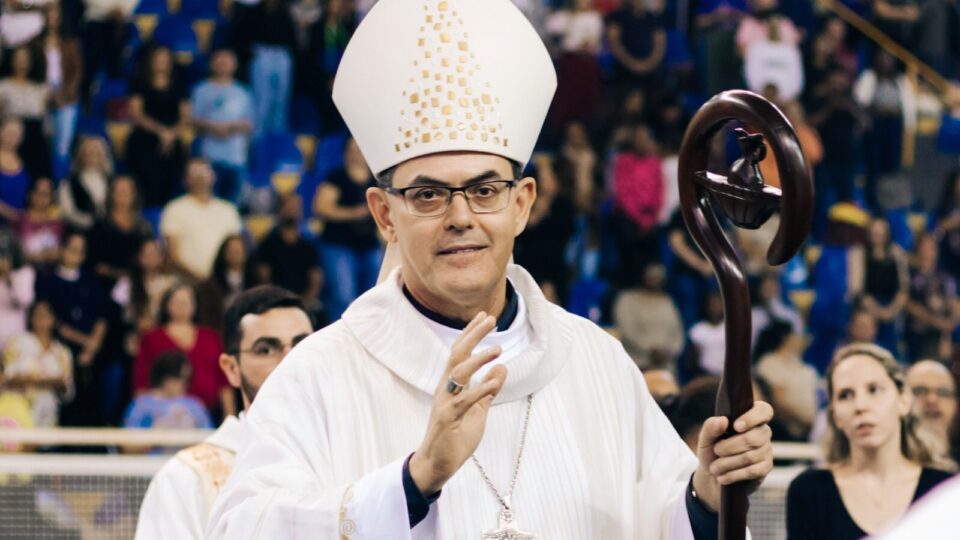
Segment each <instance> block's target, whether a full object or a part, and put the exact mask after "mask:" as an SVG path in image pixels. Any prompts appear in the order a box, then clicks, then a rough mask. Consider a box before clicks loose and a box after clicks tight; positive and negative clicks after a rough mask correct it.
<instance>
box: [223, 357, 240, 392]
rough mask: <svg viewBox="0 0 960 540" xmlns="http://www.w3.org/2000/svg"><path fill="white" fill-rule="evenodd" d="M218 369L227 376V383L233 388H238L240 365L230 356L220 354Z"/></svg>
mask: <svg viewBox="0 0 960 540" xmlns="http://www.w3.org/2000/svg"><path fill="white" fill-rule="evenodd" d="M220 369H222V370H223V374H224V375H226V376H227V382H229V383H230V386H232V387H234V388H240V363H239V362H238V361H237V357H236V356H234V355H232V354H227V353H222V354H220Z"/></svg>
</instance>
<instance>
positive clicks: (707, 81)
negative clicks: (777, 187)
mask: <svg viewBox="0 0 960 540" xmlns="http://www.w3.org/2000/svg"><path fill="white" fill-rule="evenodd" d="M374 3H375V2H372V1H357V2H350V1H347V0H325V1H319V0H260V1H255V0H254V1H250V0H236V1H235V2H232V3H230V2H227V3H222V2H206V1H200V0H196V1H194V0H190V1H189V2H188V1H184V2H180V3H179V5H178V6H176V7H177V8H178V10H179V11H176V10H174V11H171V9H170V8H171V7H172V6H175V4H174V3H171V4H170V6H168V5H167V3H166V2H155V1H150V0H139V1H137V0H130V1H126V2H103V1H99V0H86V1H82V2H81V1H80V0H62V1H55V0H51V1H46V2H42V1H32V2H22V3H21V2H19V1H16V0H9V1H7V2H5V4H4V11H3V21H4V23H3V30H2V34H3V35H2V39H3V43H4V49H3V55H2V66H0V220H2V229H0V321H2V324H0V348H2V350H3V376H2V379H0V388H2V389H3V392H5V393H7V394H18V395H21V396H22V397H23V399H24V400H25V403H26V404H27V407H26V410H29V411H30V414H29V417H28V418H22V419H21V420H22V422H21V423H22V424H23V425H34V426H45V427H50V426H57V425H65V426H102V425H128V426H132V427H149V426H165V427H172V426H178V427H190V426H193V427H206V426H210V425H215V424H216V423H217V421H218V420H219V419H220V418H223V417H225V416H227V415H231V414H235V413H236V412H237V410H238V408H239V407H240V406H241V404H239V403H238V399H237V394H236V393H235V392H234V391H233V390H232V389H231V386H230V385H229V384H228V382H227V381H226V379H225V378H224V376H223V373H222V371H221V370H220V368H219V365H218V358H219V357H220V354H221V352H222V351H223V344H222V332H223V328H222V320H223V313H224V311H225V309H226V306H228V305H229V303H230V302H231V301H232V300H233V298H235V297H236V295H237V294H238V293H240V292H241V291H243V290H246V289H248V288H250V287H252V286H255V285H257V284H265V283H272V284H276V285H280V286H282V287H284V288H286V289H289V290H291V291H293V292H294V293H296V294H297V295H299V296H300V297H301V298H302V300H303V303H304V305H305V306H306V307H307V308H308V309H309V310H310V312H311V314H312V315H313V316H314V317H315V319H316V321H317V322H318V323H319V325H321V326H322V325H323V324H324V323H325V322H327V321H332V320H336V319H338V318H339V317H340V315H341V314H342V313H343V311H344V310H345V309H346V307H347V306H348V305H349V304H350V302H351V301H352V300H353V299H355V298H356V297H357V296H359V295H360V294H362V293H363V292H364V291H365V290H367V289H368V288H370V287H371V286H372V285H373V284H374V283H375V281H376V277H377V273H378V269H379V266H380V257H381V243H380V239H379V238H378V236H377V231H376V227H375V225H374V223H373V220H372V219H371V217H370V213H369V210H368V208H367V205H366V200H365V195H364V192H365V190H366V189H367V188H368V187H370V186H373V185H376V180H375V178H374V177H373V175H372V174H371V172H370V170H369V168H368V167H367V165H366V162H365V161H364V158H363V156H362V154H361V153H360V151H359V149H358V147H357V145H356V144H355V143H354V142H353V141H352V140H351V139H350V138H349V136H348V134H347V132H346V130H345V126H344V124H343V121H342V119H341V118H340V116H339V115H338V113H337V111H336V108H335V107H334V106H333V103H332V101H331V87H332V81H333V77H334V74H335V73H336V70H337V66H338V64H339V61H340V57H341V56H342V55H343V52H344V50H345V48H346V45H347V43H348V41H349V40H350V37H351V35H352V33H353V31H354V29H355V28H356V26H357V24H358V22H359V21H360V20H361V19H362V17H363V16H364V14H365V13H366V11H368V10H369V9H370V8H371V7H372V4H374ZM515 3H516V4H517V5H518V7H519V8H520V9H521V10H522V11H523V12H524V14H526V15H527V16H528V18H530V20H531V22H532V23H533V24H534V27H535V28H536V29H537V30H538V32H539V33H540V34H541V36H542V37H543V39H544V41H545V42H546V43H547V45H548V49H549V50H550V51H551V53H552V55H553V57H554V62H555V66H556V68H557V73H558V78H559V85H558V91H557V94H556V96H555V99H554V101H553V104H552V107H551V109H550V112H549V115H548V119H547V123H546V125H545V128H544V131H543V134H542V136H541V140H540V143H539V144H538V151H537V152H536V153H535V155H534V158H533V160H532V162H531V163H530V164H529V165H528V167H527V171H526V174H527V175H530V176H533V177H534V178H536V180H537V186H538V198H537V201H536V203H535V205H534V207H533V210H532V212H531V216H530V223H529V225H528V227H527V230H526V231H525V232H524V233H523V234H522V235H521V236H520V237H519V238H518V239H517V246H516V250H515V254H514V256H515V260H516V262H517V263H518V264H520V265H522V266H524V267H525V268H527V269H528V270H529V271H530V272H531V274H532V275H533V276H534V277H535V278H536V279H537V281H538V282H539V283H540V285H541V287H542V288H543V290H544V292H545V294H546V295H547V297H548V298H550V299H551V300H552V301H554V302H556V303H558V304H561V305H563V306H565V307H567V308H568V309H569V310H571V311H573V312H575V313H578V314H580V315H582V316H584V317H587V318H590V319H591V320H593V321H594V322H598V323H600V324H602V325H605V326H607V327H609V328H610V329H611V331H613V332H615V333H616V335H618V336H619V337H620V338H621V340H622V341H623V344H624V346H625V348H626V349H627V351H628V353H629V354H630V356H631V357H632V358H633V359H634V361H635V362H636V364H637V366H638V368H640V369H642V370H644V372H645V373H646V374H647V376H648V381H649V382H650V386H651V388H652V389H659V390H657V392H656V393H658V394H659V396H660V397H661V398H662V399H661V403H662V404H663V406H664V407H665V408H666V409H667V410H668V411H670V413H671V415H672V416H674V419H675V420H676V421H677V427H678V429H679V430H680V432H681V434H683V433H684V432H685V430H686V431H689V430H690V429H692V428H691V425H696V417H697V416H698V415H701V414H702V413H704V412H709V409H710V408H709V407H706V408H703V404H704V403H707V404H709V403H712V397H711V392H714V393H715V381H714V380H712V379H710V377H715V376H717V375H719V374H720V372H721V370H722V366H723V351H724V340H725V334H724V320H723V309H722V303H721V300H720V296H719V292H718V290H717V287H716V284H715V282H714V278H713V270H712V268H711V266H710V264H709V263H708V262H707V261H706V259H704V258H703V257H702V256H701V254H700V252H699V250H698V249H697V248H696V246H695V244H694V243H693V242H692V240H691V238H690V237H689V235H688V234H687V232H686V227H685V225H684V223H683V220H682V217H681V216H680V214H679V212H678V210H677V207H678V197H677V154H678V151H679V148H680V144H681V142H682V139H683V133H684V130H685V128H686V126H687V123H688V122H689V119H690V118H691V116H692V114H693V113H694V112H695V111H696V108H697V106H698V105H699V104H700V103H702V102H703V101H704V100H705V99H706V98H708V97H709V96H710V95H712V94H714V93H715V92H718V91H721V90H724V89H730V88H749V89H751V90H753V91H755V92H757V93H760V94H762V95H764V96H765V97H767V98H768V99H770V100H771V101H773V102H775V103H777V104H778V105H779V106H780V107H781V108H782V110H783V111H784V112H785V114H786V115H787V117H788V118H789V119H790V120H791V122H792V123H793V125H794V127H795V128H796V130H797V134H798V138H799V140H800V143H801V147H802V149H803V151H804V154H805V157H806V160H807V163H808V164H809V166H810V167H811V171H812V174H813V178H814V182H815V187H816V190H815V192H816V200H815V209H814V213H815V218H814V226H813V230H812V232H811V237H810V242H809V244H808V246H807V248H806V250H805V251H804V253H803V254H802V255H800V256H798V257H797V258H796V259H795V260H793V261H791V262H790V263H789V264H787V265H786V266H785V267H784V268H783V269H775V268H771V267H769V266H767V265H766V264H765V262H764V253H765V250H766V247H767V245H768V243H769V240H770V238H771V234H772V231H775V230H776V226H775V225H776V224H775V223H772V224H768V225H767V226H765V227H764V228H762V229H760V230H758V231H754V232H743V231H737V232H736V234H734V232H733V230H732V229H731V231H730V234H731V236H734V239H735V243H736V245H737V248H738V249H739V250H740V252H741V253H742V255H743V259H744V261H745V266H746V270H747V273H748V275H749V277H750V280H751V284H752V289H753V295H752V297H753V301H754V306H753V343H754V351H755V353H754V362H755V364H754V365H755V370H754V371H755V378H756V382H757V392H758V395H760V396H763V397H764V398H765V399H766V400H768V401H770V402H771V403H772V404H773V405H774V408H775V410H776V411H777V415H776V418H775V422H774V424H775V427H776V429H775V438H777V439H780V440H791V441H811V440H817V439H819V438H820V437H821V436H822V435H823V434H825V433H827V432H829V431H830V430H833V431H836V430H838V429H839V430H844V429H846V428H845V427H843V426H841V420H840V419H839V418H838V417H837V416H836V415H837V414H838V413H837V409H836V408H831V404H832V403H833V402H834V400H836V399H838V396H834V395H832V392H834V390H835V389H836V388H837V384H838V383H837V381H835V380H831V373H832V374H833V375H834V376H836V373H837V372H838V368H837V363H838V362H839V360H833V364H831V360H832V359H834V358H835V356H834V352H835V351H836V350H837V349H838V348H839V347H842V346H844V345H847V344H852V343H872V344H876V345H879V346H881V347H883V349H885V350H886V351H889V354H890V355H892V356H891V358H893V359H895V363H894V364H889V362H887V361H886V356H883V355H881V354H880V353H876V354H874V356H875V357H876V358H875V360H876V362H879V364H880V365H881V366H882V367H884V368H885V369H886V370H887V373H888V374H889V375H890V378H891V380H893V381H898V382H897V385H896V388H897V390H898V391H901V392H906V390H905V389H910V390H911V391H912V393H913V396H914V397H915V401H916V403H917V407H919V408H918V412H919V413H920V414H921V419H922V420H924V422H922V423H925V424H929V426H928V427H932V428H934V429H932V431H934V432H935V433H936V434H937V436H938V437H937V438H938V440H939V445H938V446H937V448H938V450H936V451H935V452H933V453H932V454H931V456H933V457H936V458H938V459H939V458H943V460H945V461H946V460H949V459H950V458H951V456H952V457H953V458H955V457H956V456H955V454H951V451H952V452H954V453H955V452H956V451H957V450H958V448H957V445H956V444H953V445H951V444H950V442H951V441H950V437H951V433H954V435H953V436H954V437H956V435H955V431H954V432H951V429H950V425H951V422H953V416H954V411H955V408H956V399H957V398H956V385H955V384H954V382H953V378H952V377H951V374H952V375H953V376H956V375H957V371H955V369H956V368H955V366H956V365H958V358H957V355H958V350H960V349H958V347H957V343H958V341H960V331H958V323H960V300H958V296H957V282H958V281H957V280H960V168H958V161H957V156H956V154H951V153H950V152H951V148H956V144H955V142H954V141H952V140H951V139H950V137H949V133H948V131H949V130H948V129H946V127H947V126H948V125H949V124H950V123H951V122H952V123H957V122H960V120H958V119H957V118H958V117H960V100H957V99H956V97H955V96H951V95H939V96H938V95H937V91H936V89H934V88H933V87H932V86H931V85H928V84H926V83H925V82H924V81H923V80H920V81H919V82H918V80H917V79H915V78H911V77H909V76H908V75H909V74H908V73H907V72H906V70H905V69H904V66H902V65H900V64H899V63H898V62H897V61H896V60H895V59H894V57H893V56H891V55H890V54H889V53H887V52H886V51H885V49H883V48H880V47H878V46H877V45H875V44H874V43H873V42H872V41H870V40H867V39H865V38H864V37H863V36H861V35H860V34H858V33H856V32H854V31H852V30H851V27H850V26H848V24H847V23H846V22H845V21H844V20H843V19H841V18H839V17H837V16H835V15H834V14H832V13H831V12H820V11H817V10H816V9H815V8H814V6H813V3H812V2H782V3H778V2H777V1H776V0H750V1H747V0H717V1H700V2H695V1H691V2H664V1H663V0H621V1H615V0H604V1H601V0H594V1H591V0H574V1H571V2H559V1H533V0H524V1H521V0H516V1H515ZM845 4H846V5H848V6H849V7H851V8H853V9H854V11H856V12H859V13H860V14H862V15H864V16H866V17H868V18H870V19H872V22H873V23H874V24H875V25H876V26H877V27H879V28H880V29H881V30H883V31H885V32H887V33H888V34H889V35H890V36H891V37H892V38H894V39H895V40H897V41H898V42H899V43H901V44H902V45H904V46H906V47H907V48H908V49H910V50H911V51H917V52H918V56H919V57H920V59H921V60H923V61H924V62H926V63H928V64H930V65H931V66H933V67H934V68H935V69H936V70H938V71H939V72H940V73H941V75H943V76H944V77H945V78H946V79H956V78H957V76H958V74H960V64H958V62H957V60H958V59H957V56H956V55H955V54H950V51H956V50H958V48H960V23H958V20H960V12H958V8H957V6H956V3H952V2H940V1H935V0H930V1H917V0H910V1H899V2H891V1H886V0H872V1H868V0H850V1H847V2H845ZM198 23H200V24H198ZM204 23H209V24H208V26H206V27H205V28H206V29H207V31H206V32H201V31H200V29H201V28H204V26H203V24H204ZM151 24H152V27H151ZM151 33H152V36H151ZM185 36H186V37H185ZM951 107H952V108H951ZM931 124H933V125H934V127H933V128H931V127H930V126H931ZM732 127H733V126H731V128H732ZM938 127H939V131H938ZM117 133H122V136H117ZM938 134H939V137H938ZM298 138H299V139H298ZM303 140H306V141H309V142H310V144H307V145H303V144H299V145H298V144H296V143H297V142H301V141H303ZM715 143H716V144H715V145H714V149H713V152H712V158H711V162H712V165H713V167H714V168H713V170H714V171H716V172H724V171H725V170H726V168H727V166H728V165H727V164H729V163H730V162H732V161H733V159H735V158H736V157H738V150H737V145H736V140H735V138H734V137H733V135H732V129H730V130H727V131H724V132H723V133H722V134H721V135H720V136H718V137H716V139H715ZM951 145H953V146H951ZM761 170H762V172H763V174H764V177H765V178H766V179H767V181H768V182H770V183H774V184H776V183H777V182H778V175H777V170H776V166H775V164H774V163H773V160H772V158H768V159H767V160H765V161H764V162H762V164H761ZM774 219H775V218H774ZM265 222H266V223H269V225H267V226H264V225H263V223H265ZM811 293H812V294H811ZM871 354H873V353H871ZM880 356H883V358H880ZM888 364H889V365H888ZM831 366H833V367H831ZM911 366H912V367H911ZM907 368H910V370H911V371H910V372H911V373H912V374H913V375H915V376H916V377H918V378H919V379H918V380H921V381H923V382H918V383H912V382H910V380H911V377H910V376H909V375H908V376H907V377H906V379H905V380H906V382H905V383H903V382H899V381H900V378H902V377H901V376H900V375H899V373H900V371H899V370H901V369H907ZM898 377H900V378H898ZM678 382H679V383H681V385H682V387H681V386H679V385H677V384H676V383H678ZM828 410H830V411H833V413H832V414H833V415H834V416H830V415H828V414H826V413H825V411H828ZM698 411H699V412H698ZM828 417H829V418H828ZM691 422H692V424H691ZM850 429H854V430H856V429H859V428H857V427H853V428H850ZM693 433H696V432H693ZM847 437H848V438H849V437H851V434H850V433H848V434H847ZM951 448H952V450H951ZM846 452H847V454H850V453H851V452H853V453H854V454H856V451H855V449H854V448H853V447H851V446H850V444H849V443H848V445H847V448H846ZM816 482H817V480H816V479H808V485H807V486H806V489H816ZM841 491H842V490H841ZM808 510H809V509H808ZM811 511H812V510H811Z"/></svg>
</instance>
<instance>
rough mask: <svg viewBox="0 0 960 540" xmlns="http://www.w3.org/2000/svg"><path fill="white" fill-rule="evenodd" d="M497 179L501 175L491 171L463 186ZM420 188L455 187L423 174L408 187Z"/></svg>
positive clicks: (479, 175)
mask: <svg viewBox="0 0 960 540" xmlns="http://www.w3.org/2000/svg"><path fill="white" fill-rule="evenodd" d="M495 179H500V173H498V172H497V171H495V170H493V169H491V170H489V171H486V172H484V173H481V174H478V175H477V176H474V177H473V178H471V179H469V180H467V181H466V182H464V183H463V185H465V186H469V185H473V184H479V183H480V182H486V181H487V180H495ZM420 186H434V187H453V185H452V184H450V182H446V181H444V180H440V179H438V178H433V177H432V176H427V175H424V174H421V175H419V176H417V177H416V178H414V179H413V182H411V183H410V186H408V187H420Z"/></svg>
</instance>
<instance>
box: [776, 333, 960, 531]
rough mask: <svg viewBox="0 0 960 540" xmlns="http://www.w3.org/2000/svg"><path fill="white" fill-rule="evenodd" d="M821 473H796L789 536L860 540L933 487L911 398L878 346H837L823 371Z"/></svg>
mask: <svg viewBox="0 0 960 540" xmlns="http://www.w3.org/2000/svg"><path fill="white" fill-rule="evenodd" d="M826 382H827V396H828V397H827V400H828V402H827V418H828V427H827V451H826V457H827V463H828V467H827V469H820V470H815V469H811V470H808V471H806V472H804V473H802V474H801V475H800V476H798V477H797V478H796V479H795V480H794V481H793V482H792V483H791V484H790V489H789V491H788V493H787V535H788V538H790V539H791V540H795V539H805V538H816V539H822V538H831V539H837V540H846V539H851V540H852V539H858V538H863V537H864V536H868V535H874V534H878V533H882V532H883V531H885V530H886V529H888V528H889V527H890V526H892V525H893V524H894V523H895V522H896V521H897V520H899V519H900V517H901V516H903V514H904V513H905V512H906V511H907V509H908V508H909V507H910V506H911V505H912V504H913V503H914V502H915V501H916V500H917V499H919V498H920V497H921V496H923V495H924V494H926V493H927V492H928V491H930V490H931V489H933V487H934V486H936V485H937V484H939V483H940V482H943V481H944V480H946V479H948V478H949V477H950V476H951V473H948V472H945V471H943V470H938V467H943V466H944V465H945V464H941V463H939V462H937V458H935V456H934V454H933V453H932V452H931V450H930V448H929V446H928V445H927V443H926V441H925V440H923V439H921V437H920V436H919V435H918V423H917V418H916V416H914V414H913V412H912V407H911V405H912V399H911V396H910V393H909V392H908V391H907V390H906V386H905V383H904V376H903V371H902V369H901V368H900V366H899V364H897V362H896V360H895V359H894V358H893V355H892V354H890V353H889V352H888V351H886V350H885V349H883V348H881V347H878V346H876V345H869V344H862V343H855V344H852V345H848V346H846V347H843V348H841V349H839V350H838V351H837V352H836V354H835V355H834V357H833V361H832V362H831V363H830V366H829V367H828V368H827V373H826Z"/></svg>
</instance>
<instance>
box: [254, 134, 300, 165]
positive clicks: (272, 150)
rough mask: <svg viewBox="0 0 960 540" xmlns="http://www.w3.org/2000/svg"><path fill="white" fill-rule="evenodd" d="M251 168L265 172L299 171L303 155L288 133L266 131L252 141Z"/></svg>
mask: <svg viewBox="0 0 960 540" xmlns="http://www.w3.org/2000/svg"><path fill="white" fill-rule="evenodd" d="M252 152H253V153H252V158H253V168H254V169H255V170H257V171H266V172H271V173H273V172H300V171H302V169H303V156H302V155H301V154H300V149H299V148H297V142H296V139H295V138H294V136H293V135H292V134H290V133H268V134H266V135H264V136H262V137H260V138H259V139H257V140H256V141H254V142H253V150H252Z"/></svg>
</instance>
